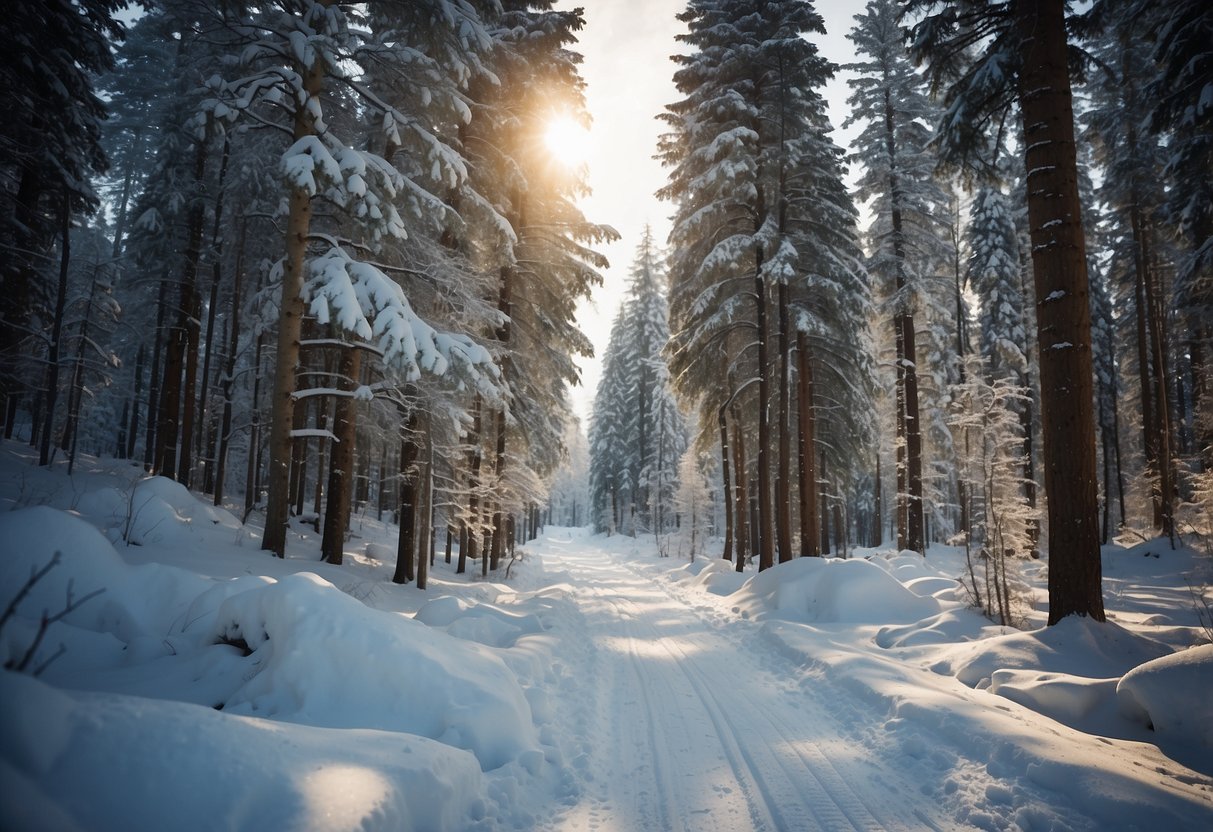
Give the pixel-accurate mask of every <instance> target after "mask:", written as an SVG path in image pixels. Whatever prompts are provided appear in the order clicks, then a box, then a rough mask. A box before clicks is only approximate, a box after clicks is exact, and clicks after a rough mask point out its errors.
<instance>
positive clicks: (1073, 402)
mask: <svg viewBox="0 0 1213 832" xmlns="http://www.w3.org/2000/svg"><path fill="white" fill-rule="evenodd" d="M1013 9H1014V15H1015V23H1016V26H1017V28H1018V32H1019V37H1020V38H1021V44H1022V46H1021V48H1022V61H1021V69H1020V72H1019V102H1020V113H1021V115H1022V118H1023V127H1024V143H1025V152H1024V167H1025V170H1026V172H1027V192H1028V220H1029V225H1030V227H1031V235H1032V271H1033V274H1034V276H1035V284H1036V297H1037V298H1038V299H1039V306H1038V308H1037V323H1036V325H1037V339H1038V344H1039V353H1040V398H1041V421H1042V423H1043V425H1044V431H1043V443H1042V444H1043V448H1042V450H1043V460H1044V469H1045V470H1044V481H1045V495H1046V497H1047V499H1048V512H1049V523H1048V525H1049V623H1050V624H1055V623H1057V622H1058V621H1060V620H1061V619H1063V618H1064V617H1066V616H1068V615H1072V614H1078V615H1084V616H1090V617H1092V618H1094V619H1095V620H1097V621H1103V620H1104V608H1103V595H1102V586H1101V583H1102V578H1101V565H1100V559H1099V514H1098V499H1097V496H1096V493H1095V476H1096V475H1095V420H1094V418H1092V395H1093V389H1092V388H1093V371H1092V361H1091V306H1090V299H1089V296H1088V295H1089V292H1088V285H1087V262H1086V251H1085V240H1084V237H1083V231H1082V209H1081V205H1080V202H1079V196H1078V176H1077V160H1076V154H1075V147H1074V113H1073V105H1072V101H1071V96H1070V76H1069V67H1068V53H1067V43H1066V27H1065V3H1064V2H1063V0H1040V2H1035V3H1017V4H1015V5H1014V6H1013Z"/></svg>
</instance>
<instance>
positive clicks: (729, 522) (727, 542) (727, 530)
mask: <svg viewBox="0 0 1213 832" xmlns="http://www.w3.org/2000/svg"><path fill="white" fill-rule="evenodd" d="M716 423H717V425H719V427H720V481H721V484H722V486H723V487H724V506H725V508H724V552H723V554H722V555H721V557H723V558H724V559H725V560H732V559H733V508H732V506H733V483H732V480H731V478H732V476H733V474H732V472H731V471H730V470H729V426H728V420H727V419H726V418H725V408H724V407H723V406H721V407H720V409H719V410H717V411H716ZM574 522H575V521H574Z"/></svg>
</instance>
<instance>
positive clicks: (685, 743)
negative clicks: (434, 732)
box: [543, 539, 950, 832]
mask: <svg viewBox="0 0 1213 832" xmlns="http://www.w3.org/2000/svg"><path fill="white" fill-rule="evenodd" d="M543 557H544V561H545V567H546V571H548V572H549V574H550V573H552V572H560V571H566V572H567V574H568V577H569V584H570V585H571V587H572V592H573V596H574V599H575V600H576V602H577V605H578V608H579V609H580V611H581V613H582V615H583V616H584V627H585V632H584V634H582V635H583V638H582V639H574V641H577V642H579V643H580V648H579V649H578V650H577V651H576V652H574V651H570V655H568V656H567V657H566V658H568V659H569V661H570V664H573V665H575V664H578V663H580V664H581V665H582V666H580V667H576V666H573V667H570V668H569V670H570V671H572V672H573V673H574V675H575V677H577V678H579V679H581V680H583V689H582V690H578V691H576V695H577V696H579V697H582V698H583V699H584V700H585V701H583V702H581V703H579V705H576V706H572V707H574V708H576V709H577V710H578V711H579V712H580V714H581V717H580V719H578V720H574V725H575V729H574V733H576V734H578V735H579V736H578V737H577V738H576V740H575V742H577V743H579V745H580V750H581V755H580V756H579V757H578V759H576V760H575V761H574V765H575V767H576V768H579V769H580V770H581V772H582V776H583V778H584V789H583V795H582V799H581V801H580V802H579V803H578V804H577V805H576V806H574V807H572V808H571V809H570V810H569V811H567V812H564V813H562V815H561V816H560V817H558V818H557V819H556V820H555V823H554V827H555V828H559V829H588V830H631V829H660V830H722V832H723V830H738V829H765V830H785V829H786V830H810V829H829V830H835V829H837V830H842V829H894V830H895V829H911V828H913V829H922V828H930V827H935V828H939V827H940V826H945V827H946V826H949V825H950V824H949V822H948V821H947V820H945V819H943V818H942V817H940V816H939V814H938V813H939V811H940V807H939V806H938V805H937V804H936V802H935V801H933V800H931V799H930V798H927V797H925V796H924V795H923V794H922V792H921V791H920V790H919V788H918V786H917V785H915V784H914V783H913V782H911V781H910V780H909V779H907V778H906V777H905V776H904V774H903V773H902V772H899V771H898V768H897V765H896V764H895V763H894V762H893V761H891V760H889V759H888V758H887V757H885V756H883V755H882V754H881V753H880V752H879V750H877V749H872V748H871V747H870V742H869V741H870V737H867V738H866V739H865V737H864V736H863V735H865V734H868V732H867V731H865V730H863V729H864V724H863V723H864V722H865V721H870V722H871V723H873V724H875V725H879V724H880V723H882V722H883V721H884V715H878V714H874V713H873V714H867V715H859V714H856V712H855V708H854V705H853V704H852V703H848V702H847V701H846V696H845V694H843V693H842V692H841V691H840V690H834V689H833V685H831V684H830V683H828V682H825V681H824V680H818V681H823V684H822V687H821V688H820V689H817V688H816V685H815V686H814V689H812V690H807V691H806V690H805V689H804V688H802V687H801V686H800V685H799V684H798V683H797V682H796V680H797V679H798V678H799V677H800V676H801V675H802V673H801V672H798V668H796V667H795V666H794V665H793V664H792V662H791V660H790V659H788V658H785V657H783V656H781V655H779V654H778V653H776V652H775V651H774V650H772V649H770V648H769V647H767V646H766V645H765V642H764V641H763V640H762V639H761V638H757V637H756V636H757V635H758V633H757V627H758V625H756V624H755V623H753V622H750V621H745V620H741V619H737V618H735V617H733V616H730V615H728V614H727V613H726V612H725V611H724V610H718V609H713V608H712V607H711V606H710V601H709V602H706V603H705V605H702V606H701V605H695V604H691V603H688V602H687V601H685V600H683V599H681V598H679V597H678V596H677V595H676V594H675V593H674V591H673V590H672V588H671V586H670V585H669V584H668V582H666V581H654V580H653V579H652V578H651V577H647V576H645V575H643V574H642V573H641V572H639V571H637V570H635V569H634V568H632V567H631V566H630V565H629V564H628V563H627V562H626V561H622V560H616V559H614V558H613V557H612V556H611V555H610V554H609V553H607V552H605V551H602V550H600V549H597V548H595V547H594V546H593V543H592V540H590V539H581V540H577V539H573V540H570V541H569V542H567V543H560V542H556V541H549V542H548V543H547V544H546V545H545V546H544V551H543ZM577 652H579V653H580V655H579V656H578V655H576V653H577ZM565 693H566V695H568V694H571V693H573V691H567V690H566V692H565ZM566 707H570V704H569V703H566ZM894 756H896V755H894Z"/></svg>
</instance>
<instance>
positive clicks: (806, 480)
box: [796, 332, 821, 557]
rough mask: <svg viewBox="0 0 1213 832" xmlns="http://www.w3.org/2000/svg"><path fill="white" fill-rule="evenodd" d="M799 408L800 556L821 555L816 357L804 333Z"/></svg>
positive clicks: (799, 339) (800, 337)
mask: <svg viewBox="0 0 1213 832" xmlns="http://www.w3.org/2000/svg"><path fill="white" fill-rule="evenodd" d="M796 356H797V361H798V367H797V369H798V370H799V372H798V373H797V383H796V395H797V409H798V410H799V417H800V418H799V428H800V429H799V432H798V433H799V436H798V441H797V449H796V451H797V463H798V466H797V467H798V469H799V472H800V481H799V485H800V556H801V557H806V556H813V555H820V554H821V541H820V535H819V531H818V528H817V412H816V410H815V409H814V404H813V357H812V356H811V355H810V354H809V339H808V337H806V336H805V334H804V333H803V332H801V333H797V335H796Z"/></svg>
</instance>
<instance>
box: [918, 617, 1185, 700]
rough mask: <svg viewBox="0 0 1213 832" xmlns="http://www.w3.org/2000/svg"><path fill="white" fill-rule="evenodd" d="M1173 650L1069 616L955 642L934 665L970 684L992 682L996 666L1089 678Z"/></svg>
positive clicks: (1110, 625)
mask: <svg viewBox="0 0 1213 832" xmlns="http://www.w3.org/2000/svg"><path fill="white" fill-rule="evenodd" d="M1170 652H1171V648H1169V647H1167V646H1166V645H1165V644H1162V643H1160V642H1157V641H1154V640H1153V639H1149V638H1146V637H1145V636H1139V635H1135V634H1133V633H1131V632H1130V631H1128V630H1126V629H1124V628H1123V627H1120V626H1118V625H1116V624H1113V623H1112V622H1110V621H1109V622H1106V623H1099V622H1097V621H1093V620H1091V619H1090V618H1086V617H1083V616H1077V615H1071V616H1068V617H1067V618H1064V619H1062V620H1061V621H1059V622H1058V623H1057V624H1054V625H1053V626H1051V627H1044V628H1042V629H1039V630H1031V631H1029V632H1023V633H1021V632H1014V633H1011V634H1009V635H1006V636H998V637H995V638H988V639H983V640H982V641H980V642H976V643H972V644H963V645H957V646H956V647H955V648H953V649H951V650H946V651H944V653H943V656H944V657H943V658H942V659H940V661H938V662H937V663H936V664H934V665H933V666H932V668H931V669H932V670H934V671H935V672H936V673H942V674H944V675H951V676H955V677H956V678H957V679H959V680H960V681H961V682H963V683H964V684H966V685H968V686H969V687H975V688H986V687H989V686H990V683H991V680H992V678H993V675H994V672H995V671H997V670H1023V669H1032V670H1037V671H1041V672H1046V673H1068V674H1071V675H1074V676H1082V677H1086V678H1089V679H1109V678H1113V677H1119V676H1122V675H1124V673H1125V672H1127V671H1128V670H1129V669H1130V668H1133V667H1136V666H1137V665H1139V664H1142V663H1143V662H1147V661H1150V660H1151V659H1156V658H1158V657H1159V656H1165V655H1167V654H1168V653H1170Z"/></svg>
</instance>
